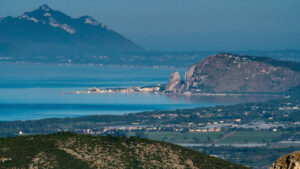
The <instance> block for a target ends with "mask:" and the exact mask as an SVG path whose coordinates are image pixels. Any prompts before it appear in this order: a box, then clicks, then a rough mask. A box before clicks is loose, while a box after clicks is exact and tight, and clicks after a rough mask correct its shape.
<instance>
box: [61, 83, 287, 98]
mask: <svg viewBox="0 0 300 169" xmlns="http://www.w3.org/2000/svg"><path fill="white" fill-rule="evenodd" d="M158 87H159V85H157V86H155V87H131V88H121V89H120V88H119V89H118V88H106V89H99V88H90V89H89V90H82V91H73V92H62V93H61V94H63V95H65V94H160V95H177V96H222V97H225V96H233V97H241V96H277V97H284V96H286V95H284V94H278V93H191V92H184V93H169V92H165V91H160V89H159V88H158Z"/></svg>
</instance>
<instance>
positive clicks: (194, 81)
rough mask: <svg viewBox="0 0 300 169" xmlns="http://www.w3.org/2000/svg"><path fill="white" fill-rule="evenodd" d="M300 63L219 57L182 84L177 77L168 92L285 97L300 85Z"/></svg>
mask: <svg viewBox="0 0 300 169" xmlns="http://www.w3.org/2000/svg"><path fill="white" fill-rule="evenodd" d="M297 65H298V66H300V64H298V63H293V62H284V61H278V60H273V59H269V58H262V57H252V56H239V55H233V54H217V55H213V56H209V57H207V58H206V59H204V60H202V61H200V62H198V63H196V64H195V65H193V66H191V67H190V68H189V69H188V70H187V72H186V73H185V78H184V82H181V83H180V82H179V80H178V77H179V73H173V74H172V76H171V78H170V81H169V83H168V85H167V88H166V91H167V92H173V93H185V92H189V93H281V92H285V91H287V90H289V89H291V88H293V87H295V86H298V85H300V71H298V70H297V68H295V67H296V66H297Z"/></svg>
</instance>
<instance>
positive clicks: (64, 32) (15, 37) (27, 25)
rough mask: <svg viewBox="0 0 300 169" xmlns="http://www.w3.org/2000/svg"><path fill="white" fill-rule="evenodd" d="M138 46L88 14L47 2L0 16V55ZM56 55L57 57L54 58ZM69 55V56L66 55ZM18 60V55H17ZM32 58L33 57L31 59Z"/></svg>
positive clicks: (42, 54) (95, 51)
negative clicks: (53, 6)
mask: <svg viewBox="0 0 300 169" xmlns="http://www.w3.org/2000/svg"><path fill="white" fill-rule="evenodd" d="M140 51H144V49H142V48H141V47H139V46H138V45H136V44H135V43H133V42H132V41H131V40H129V39H127V38H125V37H124V36H122V35H120V34H119V33H117V32H115V31H113V30H111V29H110V28H109V27H107V26H106V25H104V24H103V23H100V22H98V21H96V20H95V19H94V18H92V17H91V16H82V17H79V18H72V17H70V16H68V15H66V14H64V13H62V12H60V11H58V10H53V9H51V8H50V7H49V6H47V5H42V6H40V7H39V8H38V9H36V10H34V11H31V12H25V13H24V14H22V15H20V16H18V17H11V16H8V17H4V18H1V19H0V56H2V57H8V58H9V57H24V58H23V59H25V60H26V57H37V56H38V57H37V58H36V59H39V60H40V62H43V61H44V62H45V61H48V62H49V61H51V60H54V58H52V59H51V58H47V57H50V56H51V57H54V56H55V57H58V56H60V57H62V56H69V57H70V56H73V57H76V56H86V55H89V56H94V55H100V54H104V53H110V52H114V53H118V52H122V53H123V52H140ZM56 59H57V58H56ZM69 59H72V57H70V58H69ZM18 60H19V61H22V59H20V58H19V59H18ZM33 61H34V60H33Z"/></svg>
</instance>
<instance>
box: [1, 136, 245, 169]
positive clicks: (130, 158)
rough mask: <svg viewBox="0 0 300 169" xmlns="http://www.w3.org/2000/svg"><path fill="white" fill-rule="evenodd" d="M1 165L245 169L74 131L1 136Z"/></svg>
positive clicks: (162, 146) (147, 143)
mask: <svg viewBox="0 0 300 169" xmlns="http://www.w3.org/2000/svg"><path fill="white" fill-rule="evenodd" d="M0 166H1V168H43V167H46V168H80V169H83V168H149V167H150V168H205V169H206V168H215V169H217V168H246V167H243V166H240V165H236V164H232V163H230V162H227V161H225V160H221V159H218V158H215V157H211V156H208V155H205V154H202V153H199V152H196V151H193V150H190V149H187V148H183V147H180V146H177V145H172V144H168V143H163V142H158V141H151V140H148V139H141V138H137V137H130V138H125V137H116V136H98V137H95V136H90V135H79V134H71V133H59V134H52V135H35V136H24V137H12V138H2V139H0Z"/></svg>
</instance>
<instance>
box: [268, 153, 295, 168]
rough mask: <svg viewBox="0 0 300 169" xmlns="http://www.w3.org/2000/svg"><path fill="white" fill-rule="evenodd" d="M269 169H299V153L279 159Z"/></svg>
mask: <svg viewBox="0 0 300 169" xmlns="http://www.w3.org/2000/svg"><path fill="white" fill-rule="evenodd" d="M270 169H300V151H296V152H294V153H291V154H288V155H285V156H282V157H280V158H279V159H278V160H276V161H275V162H274V163H273V164H272V167H271V168H270Z"/></svg>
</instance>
